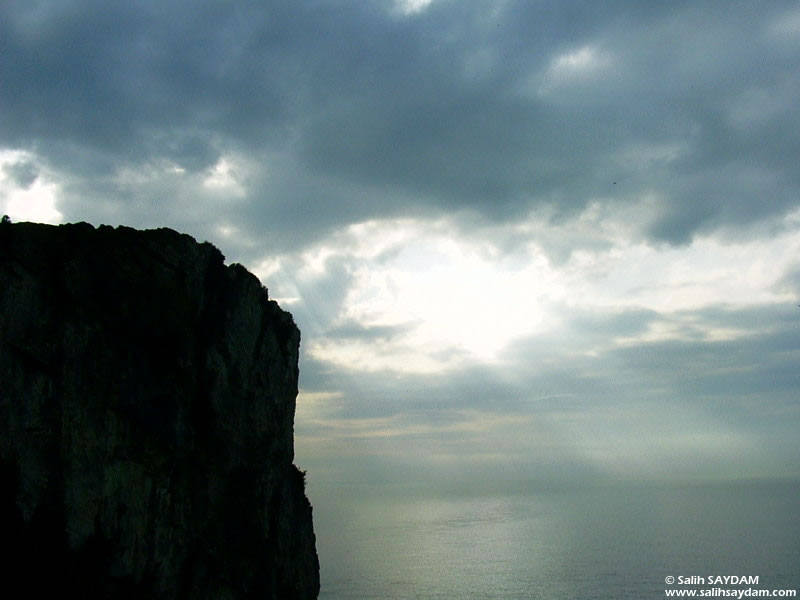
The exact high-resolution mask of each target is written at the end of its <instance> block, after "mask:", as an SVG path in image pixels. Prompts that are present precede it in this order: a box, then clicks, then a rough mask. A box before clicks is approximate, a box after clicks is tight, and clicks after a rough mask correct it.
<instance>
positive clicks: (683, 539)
mask: <svg viewBox="0 0 800 600" xmlns="http://www.w3.org/2000/svg"><path fill="white" fill-rule="evenodd" d="M309 496H310V498H311V501H312V504H313V505H314V523H315V530H316V535H317V550H318V553H319V558H320V564H321V569H320V575H321V582H322V588H321V592H320V596H319V597H320V599H322V600H360V599H370V600H373V599H375V600H377V599H387V600H388V599H391V600H399V599H420V600H422V599H425V600H427V599H430V600H456V599H459V600H461V599H487V600H488V599H492V600H495V599H497V600H500V599H502V600H506V599H507V600H520V599H539V598H541V599H548V600H558V599H564V600H567V599H569V600H574V599H583V598H586V599H598V600H621V599H625V598H631V599H637V600H644V599H648V598H666V597H690V596H689V594H690V592H689V590H695V592H694V596H695V597H714V598H724V597H734V598H750V597H795V595H796V593H797V592H800V483H798V482H787V481H760V482H736V483H715V484H697V483H691V484H671V485H657V484H649V485H643V484H613V485H597V486H588V487H581V486H558V487H555V488H552V487H551V488H548V487H546V486H542V487H539V486H535V485H531V486H525V485H523V486H518V487H517V488H516V489H511V490H503V491H502V492H501V491H499V490H491V489H481V490H480V491H471V490H470V489H469V487H468V486H467V487H462V488H455V489H447V490H441V489H438V488H437V491H433V489H432V486H426V485H402V484H398V485H390V484H359V485H356V484H350V485H343V484H342V485H338V484H329V485H320V486H317V487H313V486H311V487H310V488H309ZM726 578H727V579H726ZM754 578H755V579H754ZM670 590H673V591H672V592H670ZM682 590H683V591H682ZM748 590H749V591H748ZM767 594H770V595H769V596H767Z"/></svg>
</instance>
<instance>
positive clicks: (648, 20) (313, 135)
mask: <svg viewBox="0 0 800 600" xmlns="http://www.w3.org/2000/svg"><path fill="white" fill-rule="evenodd" d="M497 6H498V8H497V10H494V7H493V6H492V5H491V3H484V2H451V1H444V0H438V1H435V2H433V3H432V4H431V5H430V6H429V7H428V8H427V9H426V10H424V11H423V12H421V13H419V14H416V15H411V16H408V17H403V16H400V15H398V14H397V13H396V12H394V11H392V10H391V3H389V2H388V1H387V2H385V3H380V2H369V3H365V2H310V1H309V2H283V1H273V2H269V3H257V2H237V3H228V2H214V1H205V2H199V3H198V2H191V3H188V2H170V3H166V4H165V3H156V2H143V3H123V2H110V3H109V2H93V1H88V0H84V1H74V2H68V3H58V2H52V3H51V2H35V3H31V2H21V1H9V2H5V3H3V7H2V8H0V54H2V56H3V59H2V60H3V79H4V91H3V101H2V122H3V124H2V126H0V127H2V129H0V136H1V137H0V142H2V144H4V145H6V146H8V147H19V148H23V149H31V150H35V151H36V152H37V154H39V155H40V156H41V157H43V158H44V159H45V161H47V162H48V163H50V165H51V166H52V167H53V168H54V169H56V170H57V171H60V172H64V173H69V174H71V175H73V176H75V177H78V178H81V177H83V178H85V181H83V183H82V184H81V182H76V183H75V185H76V187H75V189H76V190H77V191H76V193H80V194H81V195H82V197H83V199H84V200H83V201H82V202H76V203H74V204H71V203H70V201H69V199H64V201H63V206H60V209H63V211H64V212H65V216H66V217H67V218H70V217H74V218H80V217H81V215H80V214H79V213H80V212H82V211H84V210H86V205H85V202H86V199H87V198H88V199H89V201H93V202H99V201H100V199H101V198H105V197H108V196H109V195H113V194H114V192H115V189H114V186H115V185H118V184H116V183H113V182H112V183H110V184H107V186H108V188H110V189H102V176H103V175H104V174H105V175H108V174H113V173H114V172H116V171H117V170H119V169H120V168H123V167H124V168H134V169H135V168H141V167H142V166H143V165H148V164H151V163H153V161H159V160H169V161H172V162H174V163H175V164H176V165H178V166H180V167H182V168H183V169H185V170H187V171H189V172H200V171H202V170H203V169H206V168H208V167H210V166H212V165H213V164H214V163H215V162H216V161H217V159H218V158H219V156H221V155H222V154H224V153H225V152H230V151H234V152H240V153H244V154H246V155H247V156H249V157H251V158H252V159H253V160H254V161H256V162H263V163H264V164H265V165H266V168H269V167H270V165H272V166H273V173H272V176H270V177H260V178H259V177H257V178H254V179H253V180H252V181H251V182H250V187H249V188H248V190H247V191H248V195H247V198H248V202H249V204H248V207H247V209H246V211H241V212H240V213H238V216H237V217H235V219H238V223H237V224H239V225H240V226H242V227H243V228H246V229H247V230H248V231H249V232H251V233H253V234H256V235H263V234H265V233H268V232H269V233H274V234H276V235H282V236H283V238H282V240H281V243H282V244H287V245H288V244H291V243H292V241H293V239H294V238H293V236H292V235H290V234H289V233H288V232H290V231H291V230H294V229H296V230H303V233H304V234H305V235H313V234H314V233H313V232H316V234H320V233H321V232H322V231H324V230H325V229H327V228H329V227H333V226H340V225H342V224H345V223H348V222H353V221H358V220H364V219H367V218H371V217H376V216H378V217H380V216H393V215H397V214H427V213H428V212H430V211H431V210H433V211H453V210H458V209H463V208H467V209H471V210H474V211H477V212H478V213H480V214H483V215H485V216H488V217H490V218H492V219H495V220H501V221H502V220H505V219H512V218H517V217H518V216H519V215H521V214H524V213H526V212H527V211H528V210H530V209H531V208H532V207H536V206H542V205H546V206H549V207H551V208H553V209H555V211H556V213H557V214H562V215H564V216H567V217H568V216H570V215H573V214H575V213H576V212H578V211H580V210H581V209H582V208H583V207H584V206H586V204H587V203H588V202H590V201H591V200H593V199H597V198H607V197H611V196H616V197H617V198H618V199H619V200H621V201H624V202H637V201H639V200H640V199H641V198H642V196H643V195H645V194H648V193H652V192H655V193H657V194H658V197H659V198H660V202H661V203H662V204H661V212H660V215H659V216H658V218H657V220H656V221H655V222H653V223H649V224H647V223H642V226H643V227H648V228H649V232H650V235H652V236H653V237H654V238H655V239H660V240H665V241H669V242H672V243H681V242H685V241H687V240H689V239H690V238H691V236H692V235H693V233H695V232H697V231H713V230H714V229H716V228H719V227H725V226H729V225H734V226H741V225H746V224H749V223H752V222H756V221H759V220H760V219H762V218H765V217H768V216H780V215H781V214H783V213H784V212H785V211H786V210H788V209H789V208H791V207H792V206H796V205H797V203H798V197H797V192H796V190H797V189H798V183H800V180H799V177H798V168H797V166H796V161H795V160H794V159H793V157H796V156H797V155H798V150H799V149H800V133H799V132H798V128H797V127H796V126H794V125H796V123H797V122H798V119H799V118H800V115H798V110H799V109H798V108H797V107H798V106H800V79H799V78H798V76H797V74H796V68H795V67H796V64H797V58H798V54H800V41H799V40H798V37H797V36H796V35H795V36H794V37H792V36H791V35H784V36H777V35H774V34H773V33H771V32H772V30H771V29H770V27H771V26H772V25H773V24H774V23H776V22H778V19H779V18H780V16H781V15H782V14H784V13H785V12H787V11H789V10H790V9H792V7H793V6H794V4H793V3H790V2H785V3H770V5H769V6H768V7H766V8H765V7H764V6H757V5H755V4H752V3H746V2H736V3H724V4H721V3H720V4H708V3H704V4H698V3H668V4H667V3H665V4H663V5H658V6H653V5H651V4H647V5H645V4H643V3H640V2H632V3H629V2H616V3H603V4H600V3H585V2H560V3H558V4H554V5H546V4H542V3H531V2H507V3H500V4H498V5H497ZM581 49H585V50H586V49H588V50H586V52H589V54H591V51H596V52H597V57H598V58H597V64H594V65H592V64H589V65H588V66H586V65H584V66H585V67H586V69H587V70H585V71H581V68H583V67H582V66H581V65H580V64H577V63H576V64H573V65H572V66H570V63H569V61H567V63H563V64H561V66H562V67H563V68H562V71H564V72H559V70H558V68H556V67H558V64H559V63H557V58H558V57H559V56H562V57H564V56H568V55H570V53H575V52H580V50H581ZM587 56H588V55H587ZM564 65H566V66H564ZM573 67H574V68H573ZM570 69H572V71H570ZM760 98H767V99H769V102H768V103H766V105H765V103H764V102H760V101H759V99H760ZM664 145H675V146H676V147H677V148H678V150H677V151H676V155H675V156H674V157H671V158H664V157H660V158H659V157H658V156H656V157H655V158H652V157H651V158H649V159H647V160H645V159H644V158H643V157H642V156H638V157H637V156H636V153H637V150H636V148H645V151H643V154H646V153H647V148H651V147H660V146H664ZM631 152H632V153H633V159H631V160H628V159H625V158H624V157H625V156H631ZM275 157H278V158H275ZM621 157H622V158H621ZM645 158H646V157H645ZM90 176H91V178H89V177H90ZM98 180H100V181H101V184H100V185H101V187H98V188H95V187H94V186H95V182H97V181H98ZM615 182H617V183H615ZM156 184H157V182H156ZM156 184H154V185H156ZM163 185H167V184H166V183H164V184H163ZM118 191H119V192H120V193H123V194H124V190H118ZM129 191H130V193H131V194H132V195H133V196H136V195H137V193H142V192H141V191H137V190H135V189H134V190H129ZM145 191H146V193H148V194H150V195H152V194H153V193H154V190H153V189H152V188H150V189H146V190H145ZM137 202H139V203H141V199H138V200H137V199H135V198H132V199H131V200H130V204H125V203H123V205H121V207H120V211H119V215H118V216H119V218H121V219H124V218H126V217H127V218H130V219H133V220H136V219H137V218H141V217H137V216H136V215H137V213H136V210H137V209H136V206H137ZM205 210H208V207H206V209H205ZM73 213H74V214H73ZM216 216H217V215H210V216H209V219H213V218H216ZM309 232H312V233H311V234H309ZM300 237H302V236H300Z"/></svg>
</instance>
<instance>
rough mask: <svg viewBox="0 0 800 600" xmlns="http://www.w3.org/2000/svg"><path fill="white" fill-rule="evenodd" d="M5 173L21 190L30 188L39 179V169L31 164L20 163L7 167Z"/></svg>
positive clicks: (26, 162) (4, 168)
mask: <svg viewBox="0 0 800 600" xmlns="http://www.w3.org/2000/svg"><path fill="white" fill-rule="evenodd" d="M3 172H4V173H5V174H6V175H7V176H8V177H9V178H10V179H11V180H12V181H13V182H14V183H15V184H16V185H18V186H19V187H20V188H22V189H27V188H29V187H30V186H31V185H32V184H33V182H34V181H36V179H37V178H38V177H39V169H37V168H36V165H34V164H33V163H31V162H28V161H20V162H15V163H11V164H8V165H5V166H4V167H3Z"/></svg>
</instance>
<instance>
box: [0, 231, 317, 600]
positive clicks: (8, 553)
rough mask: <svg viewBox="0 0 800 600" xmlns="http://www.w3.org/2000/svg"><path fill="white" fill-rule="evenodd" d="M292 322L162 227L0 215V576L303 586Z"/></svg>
mask: <svg viewBox="0 0 800 600" xmlns="http://www.w3.org/2000/svg"><path fill="white" fill-rule="evenodd" d="M299 341H300V333H299V331H298V329H297V327H296V326H295V324H294V321H293V320H292V317H291V315H290V314H289V313H286V312H284V311H282V310H281V309H280V308H279V307H278V305H277V304H276V303H275V302H274V301H270V300H269V299H268V297H267V291H266V290H265V289H264V288H263V287H262V286H261V284H260V283H259V281H258V279H257V278H256V277H255V276H253V275H251V274H250V273H248V272H247V271H246V270H245V269H244V268H243V267H241V266H239V265H231V266H226V265H225V264H224V257H223V256H222V254H221V253H220V252H219V251H218V250H217V249H216V248H214V247H213V246H211V245H210V244H208V243H204V244H198V243H197V242H196V241H195V240H194V239H192V238H191V237H189V236H187V235H181V234H179V233H176V232H174V231H171V230H169V229H158V230H151V231H136V230H134V229H130V228H125V227H119V228H116V229H114V228H111V227H105V226H102V227H99V228H97V229H95V228H94V227H92V226H91V225H88V224H85V223H81V224H75V225H62V226H58V227H55V226H48V225H38V224H31V223H17V224H12V223H10V222H8V220H4V222H3V223H2V224H1V225H0V532H2V534H1V535H0V549H2V550H3V552H2V555H0V556H4V557H6V558H5V559H1V558H0V561H2V565H0V566H1V567H2V573H0V576H1V577H2V579H0V581H1V583H0V586H2V587H3V588H5V589H6V590H8V589H16V590H18V593H19V594H20V597H23V596H22V593H24V597H48V596H49V595H50V594H52V596H49V597H62V596H64V595H65V594H66V595H70V594H77V595H78V597H83V598H89V599H92V598H115V599H117V598H137V599H142V598H151V599H154V600H155V599H157V600H161V599H187V600H188V599H191V600H204V599H209V600H210V599H212V598H213V599H231V600H233V599H239V598H266V599H276V600H277V599H280V600H291V599H307V598H316V597H317V595H318V592H319V564H318V560H317V554H316V550H315V539H314V531H313V525H312V518H311V506H310V504H309V502H308V500H307V498H306V496H305V493H304V474H303V473H301V472H300V471H298V470H297V468H296V467H295V466H294V465H293V464H292V462H293V458H294V447H293V423H294V411H295V398H296V395H297V378H298V366H297V365H298V363H297V361H298V348H299Z"/></svg>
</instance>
